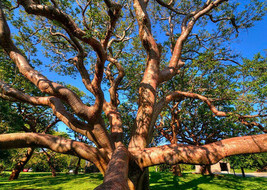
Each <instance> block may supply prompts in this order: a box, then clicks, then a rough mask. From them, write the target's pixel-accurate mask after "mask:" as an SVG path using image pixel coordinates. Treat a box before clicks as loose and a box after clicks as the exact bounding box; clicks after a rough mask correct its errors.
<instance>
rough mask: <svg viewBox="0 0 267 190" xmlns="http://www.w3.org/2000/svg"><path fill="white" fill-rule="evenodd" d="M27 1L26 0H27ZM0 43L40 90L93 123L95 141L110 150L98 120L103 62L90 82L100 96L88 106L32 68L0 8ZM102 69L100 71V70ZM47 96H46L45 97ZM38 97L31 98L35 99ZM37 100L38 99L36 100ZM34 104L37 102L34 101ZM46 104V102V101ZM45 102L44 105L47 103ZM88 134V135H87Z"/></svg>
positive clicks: (101, 93)
mask: <svg viewBox="0 0 267 190" xmlns="http://www.w3.org/2000/svg"><path fill="white" fill-rule="evenodd" d="M27 2H28V1H27ZM0 13H1V14H0V16H1V17H0V45H1V46H2V47H3V48H4V50H5V51H6V53H7V54H8V55H9V56H10V58H11V59H12V60H13V61H14V62H15V63H16V65H17V67H18V68H19V71H20V72H21V73H22V74H23V75H24V76H25V77H26V78H27V79H28V80H30V81H31V82H32V83H34V84H35V85H36V86H37V87H38V88H39V89H40V90H41V91H42V92H45V93H48V94H50V95H52V96H56V97H57V98H59V99H61V100H64V101H65V102H66V103H68V104H69V105H70V107H71V108H72V109H73V111H74V112H75V113H76V114H77V115H78V116H79V117H81V118H83V119H85V120H86V121H88V122H89V123H91V124H94V130H92V133H94V136H95V141H96V142H97V144H98V145H99V144H102V145H104V147H105V148H108V149H109V151H111V150H112V145H111V143H110V140H109V137H108V133H107V131H106V129H105V128H104V126H103V125H100V124H99V120H100V118H99V117H100V111H99V110H101V109H97V108H102V104H103V99H104V98H103V92H102V90H101V88H100V82H101V80H102V75H101V73H103V64H102V63H101V64H100V63H99V64H97V66H96V67H97V69H96V74H95V76H96V77H95V79H94V80H93V82H92V85H93V86H94V87H95V88H94V89H98V90H99V91H98V93H99V94H100V95H99V96H101V97H100V98H99V99H100V101H96V102H95V105H93V106H91V107H88V106H86V105H85V104H83V102H82V101H81V99H80V98H79V97H78V95H77V94H75V93H74V92H72V91H71V90H69V89H68V88H66V87H64V86H62V85H60V84H57V83H54V82H52V81H50V80H48V79H47V78H46V77H45V76H43V75H42V74H40V73H39V72H38V71H36V70H34V69H33V68H32V67H31V66H30V64H29V63H28V61H27V60H26V58H25V57H24V56H23V55H22V53H21V52H20V51H19V50H18V49H17V48H16V46H15V45H14V44H13V42H12V40H11V36H10V30H9V27H8V25H7V22H6V20H5V17H4V14H3V11H2V10H1V9H0ZM101 70H102V71H101ZM45 98H47V97H45ZM36 100H38V99H33V101H36ZM38 101H39V100H38ZM34 104H39V103H38V102H37V103H34ZM47 104H48V103H47ZM47 104H46V105H47ZM87 136H88V135H87Z"/></svg>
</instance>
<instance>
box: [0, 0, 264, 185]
mask: <svg viewBox="0 0 267 190" xmlns="http://www.w3.org/2000/svg"><path fill="white" fill-rule="evenodd" d="M1 6H2V9H1V12H0V45H1V47H2V48H3V50H4V51H5V52H6V54H7V55H8V56H9V57H10V59H11V60H12V61H13V62H14V63H15V64H16V67H17V68H18V70H19V72H20V73H21V74H22V75H23V76H24V77H25V78H26V79H28V80H29V81H31V82H32V83H33V84H34V85H35V86H36V87H37V89H39V90H40V91H41V92H42V93H40V96H34V95H33V94H31V93H28V92H27V91H26V90H24V89H19V87H14V86H12V85H13V81H9V80H8V81H4V80H3V79H2V78H1V80H0V97H1V98H3V99H5V100H8V101H12V102H18V101H20V102H24V103H28V104H32V105H35V106H45V107H50V108H51V109H52V110H53V113H54V115H55V116H56V117H57V118H58V119H59V120H61V121H62V122H64V123H65V124H66V125H67V126H68V127H69V128H70V129H72V130H73V131H75V132H76V133H78V134H80V135H83V136H85V137H87V138H88V139H89V140H90V141H91V142H92V143H94V145H89V144H86V143H83V142H78V141H74V140H70V139H64V138H62V137H57V136H53V135H49V134H40V133H11V134H2V135H0V148H1V149H10V148H25V147H32V148H34V147H41V148H48V149H51V150H52V151H55V152H59V153H65V154H71V155H75V156H79V157H81V158H83V159H86V160H88V161H91V162H93V163H94V164H95V165H96V166H97V167H98V168H99V170H100V171H101V172H102V173H103V175H104V176H105V177H104V182H103V184H102V185H100V186H99V187H98V188H97V189H146V188H148V170H147V168H148V167H149V166H153V165H158V164H171V165H173V164H178V163H191V164H213V163H216V162H218V161H219V160H220V159H222V158H224V157H227V156H231V155H237V154H244V153H258V152H266V151H267V143H266V139H267V136H266V134H260V133H263V132H259V133H258V134H256V135H251V136H238V137H234V138H228V139H223V140H220V141H217V142H213V143H209V144H206V145H202V146H194V145H189V144H171V145H163V146H153V145H154V144H155V143H152V142H154V141H153V140H154V138H153V137H154V130H153V129H154V127H155V125H157V123H158V122H159V115H161V116H163V117H164V116H165V117H168V114H162V113H164V111H165V109H166V107H169V106H173V105H175V103H173V102H177V101H178V102H179V101H181V99H197V100H199V101H200V102H201V103H202V104H206V105H207V106H208V108H209V110H210V112H212V113H213V114H214V117H218V118H220V117H224V118H228V119H231V120H232V121H235V122H237V123H241V124H244V125H246V126H248V127H249V129H250V130H254V129H255V127H257V128H259V129H261V131H264V132H265V131H266V130H265V129H264V126H263V124H264V121H263V120H262V119H263V118H264V117H266V113H265V112H266V108H265V106H266V83H265V82H264V81H265V79H266V66H264V58H262V57H261V56H258V57H256V58H255V60H254V61H253V60H252V61H251V60H244V61H242V60H241V59H240V57H239V56H238V55H237V54H234V53H233V52H232V51H231V49H230V48H229V47H230V45H231V43H232V41H233V39H234V38H235V37H236V36H237V35H236V34H238V31H239V30H242V29H244V28H249V27H251V26H253V23H254V22H255V21H257V20H261V18H262V17H263V16H264V13H265V8H266V7H265V4H264V3H263V2H261V1H251V2H246V3H244V5H242V4H241V3H239V2H236V1H233V2H232V1H229V2H228V1H226V0H214V1H212V0H207V1H202V0H194V1H188V0H183V1H178V2H176V1H172V0H170V1H165V0H164V1H163V0H156V1H152V2H150V1H148V0H132V1H131V0H129V1H128V0H120V1H112V0H104V1H100V0H97V1H85V0H83V1H79V0H77V1H74V0H71V1H65V0H58V1H55V0H51V1H49V0H40V1H35V0H18V1H16V2H13V1H12V2H10V1H6V0H5V1H2V5H1ZM5 10H7V11H5ZM7 20H8V21H7ZM10 25H12V27H10ZM11 34H13V35H11ZM47 62H51V64H48V63H47ZM254 62H255V63H256V64H255V65H253V64H252V63H254ZM43 65H45V66H48V67H50V70H51V72H53V73H54V74H55V73H58V74H59V75H68V76H71V77H73V80H76V81H75V84H76V85H77V87H78V88H80V86H81V85H79V84H78V82H77V80H78V79H81V81H82V83H83V85H84V87H85V89H86V90H88V92H90V94H89V96H91V97H92V98H88V99H87V98H84V97H81V96H79V95H78V94H79V90H78V89H76V88H72V87H70V86H69V85H64V83H66V81H64V83H63V82H57V81H52V80H49V79H48V78H47V77H46V76H44V74H42V73H41V72H39V71H38V70H39V69H41V70H43V69H44V67H43ZM14 69H15V68H14ZM46 74H47V76H48V77H51V76H49V73H47V72H46ZM264 78H265V79H264ZM175 81H178V83H176V82H175ZM181 84H182V85H181ZM173 85H175V86H174V87H173ZM106 89H108V90H106ZM42 94H45V95H42ZM107 95H109V98H107ZM217 101H222V102H225V103H224V104H219V105H218V104H217V103H216V102H217ZM196 106H197V105H196ZM127 108H128V110H127ZM129 108H130V109H129ZM125 110H126V112H127V114H126V113H125ZM181 119H185V120H186V119H187V118H186V117H184V118H181ZM202 119H204V121H203V123H205V122H206V121H205V118H202ZM188 122H189V123H190V122H193V121H188ZM185 123H186V122H185ZM203 127H205V126H204V125H203Z"/></svg>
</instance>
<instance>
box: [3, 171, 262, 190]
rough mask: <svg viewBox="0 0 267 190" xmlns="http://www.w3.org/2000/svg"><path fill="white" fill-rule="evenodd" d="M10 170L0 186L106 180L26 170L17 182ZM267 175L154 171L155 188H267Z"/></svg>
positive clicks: (87, 184) (56, 186)
mask: <svg viewBox="0 0 267 190" xmlns="http://www.w3.org/2000/svg"><path fill="white" fill-rule="evenodd" d="M8 175H9V173H3V174H0V187H1V188H0V189H1V190H11V189H42V190H48V189H52V190H71V189H79V190H85V189H86V190H88V189H89V190H93V189H94V188H95V187H97V186H98V185H99V184H101V183H102V180H103V177H102V175H101V174H100V173H94V174H79V175H77V176H75V175H71V174H64V173H61V174H60V175H58V176H57V177H55V178H53V177H51V174H50V173H33V172H28V173H26V172H23V173H22V174H21V176H20V178H19V180H17V181H11V182H10V181H8V180H7V179H8ZM266 183H267V178H260V177H250V178H242V177H235V176H233V175H218V176H215V177H210V176H201V175H198V174H190V173H184V174H183V176H182V177H174V176H173V175H172V174H171V173H169V172H150V187H151V190H177V189H186V190H198V189H199V190H201V189H203V190H206V189H208V190H231V189H232V190H241V189H246V190H263V189H265V187H266Z"/></svg>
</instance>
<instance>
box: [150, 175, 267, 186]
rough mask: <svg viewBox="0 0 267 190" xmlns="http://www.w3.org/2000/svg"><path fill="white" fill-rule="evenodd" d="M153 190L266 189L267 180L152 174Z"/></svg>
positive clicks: (151, 184) (151, 183)
mask: <svg viewBox="0 0 267 190" xmlns="http://www.w3.org/2000/svg"><path fill="white" fill-rule="evenodd" d="M150 175H151V177H150V188H151V190H158V189H163V190H174V189H175V190H177V189H191V190H197V189H209V190H223V189H225V190H228V189H233V190H234V189H235V190H241V189H242V190H244V189H251V190H252V189H254V190H256V189H258V190H262V189H265V188H266V182H267V179H266V178H242V177H236V176H232V175H218V176H202V175H198V174H183V176H182V177H177V176H173V175H172V174H171V173H157V172H151V173H150Z"/></svg>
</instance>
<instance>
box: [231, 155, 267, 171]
mask: <svg viewBox="0 0 267 190" xmlns="http://www.w3.org/2000/svg"><path fill="white" fill-rule="evenodd" d="M228 159H229V161H230V164H231V167H233V168H240V167H243V168H248V169H254V170H258V169H262V168H264V167H266V165H267V153H260V154H244V155H237V156H231V157H229V158H228Z"/></svg>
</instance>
